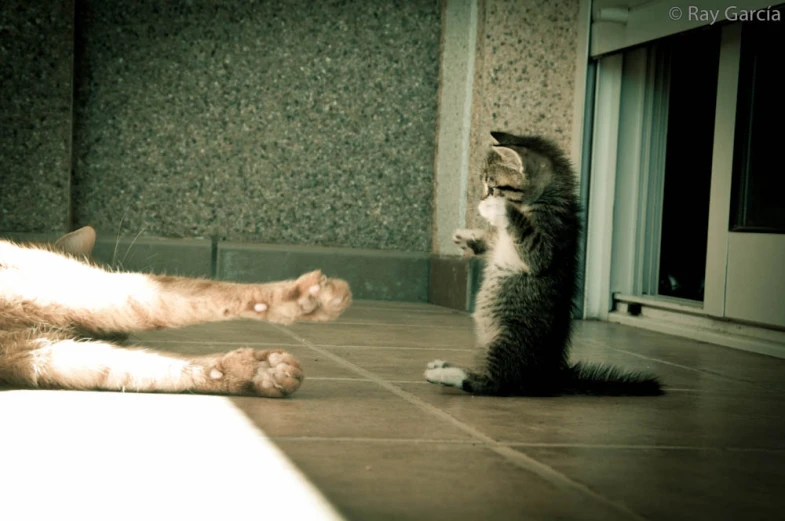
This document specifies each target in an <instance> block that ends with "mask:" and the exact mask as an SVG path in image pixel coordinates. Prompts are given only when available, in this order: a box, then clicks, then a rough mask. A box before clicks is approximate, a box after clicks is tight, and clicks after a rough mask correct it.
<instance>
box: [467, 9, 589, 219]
mask: <svg viewBox="0 0 785 521" xmlns="http://www.w3.org/2000/svg"><path fill="white" fill-rule="evenodd" d="M578 6H579V0H547V1H546V0H481V2H480V16H479V28H478V31H479V37H478V39H477V59H476V62H475V70H476V76H475V83H474V101H473V110H472V137H471V150H470V165H471V166H470V173H469V193H468V206H467V215H466V222H467V224H468V226H469V227H480V228H482V227H484V226H485V225H484V221H483V220H482V218H481V217H480V216H479V214H478V213H477V204H478V203H479V200H480V191H481V184H480V181H479V169H480V167H481V165H482V161H483V158H484V156H485V151H486V147H487V146H488V144H489V143H490V139H491V137H490V132H491V130H502V131H506V132H511V133H528V134H542V135H545V136H547V137H550V138H552V139H554V140H555V141H556V142H557V143H559V144H560V145H561V146H562V147H564V151H565V153H566V154H569V153H570V146H571V132H572V110H573V92H574V89H575V65H576V61H577V48H578V47H577V37H578V35H577V27H578Z"/></svg>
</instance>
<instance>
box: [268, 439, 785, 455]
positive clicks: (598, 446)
mask: <svg viewBox="0 0 785 521" xmlns="http://www.w3.org/2000/svg"><path fill="white" fill-rule="evenodd" d="M270 439H271V440H274V441H284V442H293V443H294V442H302V443H308V442H326V443H399V444H404V445H417V444H442V445H473V446H478V447H486V448H493V447H509V448H513V447H521V448H532V449H540V448H541V449H597V450H661V451H673V452H678V451H683V452H686V451H696V452H763V453H777V454H779V453H784V452H785V448H782V449H777V448H765V447H701V446H690V445H603V444H591V443H544V442H543V443H528V442H493V443H486V442H484V441H479V440H444V439H430V438H428V439H425V438H363V437H352V436H337V437H325V436H273V437H271V438H270Z"/></svg>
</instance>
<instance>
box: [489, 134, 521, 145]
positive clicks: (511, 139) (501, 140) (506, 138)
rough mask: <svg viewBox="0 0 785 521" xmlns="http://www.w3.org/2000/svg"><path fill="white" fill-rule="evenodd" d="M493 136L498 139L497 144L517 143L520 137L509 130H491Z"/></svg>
mask: <svg viewBox="0 0 785 521" xmlns="http://www.w3.org/2000/svg"><path fill="white" fill-rule="evenodd" d="M491 137H492V138H493V139H494V140H495V141H496V144H499V145H515V144H516V143H517V142H518V138H517V137H516V136H513V135H512V134H508V133H507V132H496V131H494V132H491Z"/></svg>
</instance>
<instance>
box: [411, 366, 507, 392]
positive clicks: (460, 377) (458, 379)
mask: <svg viewBox="0 0 785 521" xmlns="http://www.w3.org/2000/svg"><path fill="white" fill-rule="evenodd" d="M425 379H426V380H427V381H428V382H430V383H432V384H441V385H444V386H447V387H456V388H458V389H461V390H462V391H466V392H467V393H472V394H476V395H490V396H500V395H502V394H505V393H503V392H502V387H501V386H500V385H499V384H498V382H496V381H495V380H494V379H492V378H490V377H489V376H487V375H483V374H480V373H477V372H475V371H472V370H470V369H466V368H463V367H458V366H454V365H452V364H450V363H449V362H445V361H443V360H434V361H433V362H429V363H428V368H427V369H426V370H425Z"/></svg>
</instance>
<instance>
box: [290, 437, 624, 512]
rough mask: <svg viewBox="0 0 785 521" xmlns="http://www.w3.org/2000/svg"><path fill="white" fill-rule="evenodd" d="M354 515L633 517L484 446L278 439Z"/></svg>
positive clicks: (301, 465) (333, 500)
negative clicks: (558, 485)
mask: <svg viewBox="0 0 785 521" xmlns="http://www.w3.org/2000/svg"><path fill="white" fill-rule="evenodd" d="M278 445H279V447H280V448H281V449H282V450H283V451H284V453H285V454H286V455H287V456H288V457H289V458H290V459H291V460H292V461H293V462H294V463H295V464H296V465H297V466H298V467H299V468H300V469H302V470H303V471H304V472H305V473H306V474H307V475H308V476H309V477H310V479H311V480H312V482H313V483H314V484H315V485H316V486H317V487H318V488H319V489H320V490H321V492H322V493H323V494H325V495H326V496H327V498H328V499H330V500H331V501H332V502H333V504H334V505H335V506H336V507H337V508H338V509H339V510H340V511H341V512H342V513H343V514H344V515H346V517H347V518H348V519H350V520H352V521H353V520H358V521H360V520H362V521H365V520H368V521H371V520H372V521H386V520H390V521H406V520H412V521H422V520H428V521H463V520H467V521H478V520H486V519H488V520H491V519H498V520H511V521H512V520H519V519H520V520H523V519H526V520H551V519H570V520H598V521H599V520H603V521H605V520H609V521H610V520H615V519H628V517H626V516H624V515H621V514H619V513H618V512H616V511H615V510H613V509H612V508H611V507H608V506H606V505H605V504H603V503H600V502H598V501H596V500H594V499H592V498H590V497H587V496H584V495H583V494H580V493H578V492H571V491H563V490H558V489H556V488H555V487H554V486H553V485H552V484H550V483H548V482H545V481H543V480H542V479H541V478H539V477H538V476H536V475H534V474H532V473H530V472H528V471H526V470H523V469H521V468H519V467H517V466H515V465H513V464H512V463H510V462H509V461H507V460H505V459H504V458H502V457H501V456H499V455H497V454H495V453H493V452H491V451H489V450H487V449H484V448H482V447H471V446H468V447H467V446H462V445H459V446H455V445H439V444H423V445H415V444H388V445H379V444H372V443H358V442H341V443H336V442H287V441H279V442H278Z"/></svg>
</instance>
